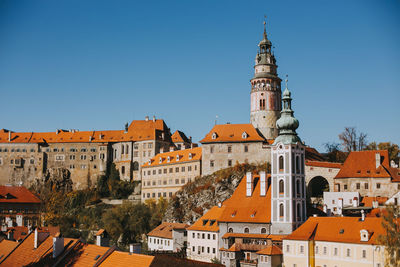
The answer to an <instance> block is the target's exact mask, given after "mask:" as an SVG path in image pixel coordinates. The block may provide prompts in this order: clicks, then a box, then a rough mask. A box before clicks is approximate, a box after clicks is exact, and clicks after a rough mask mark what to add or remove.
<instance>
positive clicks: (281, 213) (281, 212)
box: [279, 203, 283, 217]
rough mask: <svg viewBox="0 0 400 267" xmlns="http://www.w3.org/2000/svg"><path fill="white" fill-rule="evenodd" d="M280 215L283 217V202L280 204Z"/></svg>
mask: <svg viewBox="0 0 400 267" xmlns="http://www.w3.org/2000/svg"><path fill="white" fill-rule="evenodd" d="M279 217H283V204H282V203H281V204H279Z"/></svg>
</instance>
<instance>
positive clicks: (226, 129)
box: [200, 123, 266, 144]
mask: <svg viewBox="0 0 400 267" xmlns="http://www.w3.org/2000/svg"><path fill="white" fill-rule="evenodd" d="M213 133H215V134H216V138H215V139H213V138H212V135H213ZM243 133H246V135H247V137H246V138H243V136H242V135H243ZM254 141H266V140H265V138H264V137H262V136H261V135H260V134H259V133H258V132H257V130H256V128H254V126H253V125H252V124H250V123H248V124H217V125H215V126H214V127H213V128H212V129H211V131H210V132H209V133H208V134H206V136H205V137H204V138H203V139H202V140H201V141H200V143H203V144H205V143H219V142H254Z"/></svg>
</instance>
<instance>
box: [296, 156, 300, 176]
mask: <svg viewBox="0 0 400 267" xmlns="http://www.w3.org/2000/svg"><path fill="white" fill-rule="evenodd" d="M296 173H300V157H299V156H297V157H296Z"/></svg>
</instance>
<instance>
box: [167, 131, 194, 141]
mask: <svg viewBox="0 0 400 267" xmlns="http://www.w3.org/2000/svg"><path fill="white" fill-rule="evenodd" d="M171 139H172V142H174V143H190V140H189V138H187V137H186V135H185V134H184V133H183V132H181V131H178V130H176V131H175V132H174V133H173V134H172V136H171Z"/></svg>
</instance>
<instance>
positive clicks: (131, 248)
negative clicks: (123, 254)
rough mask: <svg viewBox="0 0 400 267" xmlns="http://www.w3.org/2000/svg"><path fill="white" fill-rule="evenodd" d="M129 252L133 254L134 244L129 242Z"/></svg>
mask: <svg viewBox="0 0 400 267" xmlns="http://www.w3.org/2000/svg"><path fill="white" fill-rule="evenodd" d="M129 254H133V244H129Z"/></svg>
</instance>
